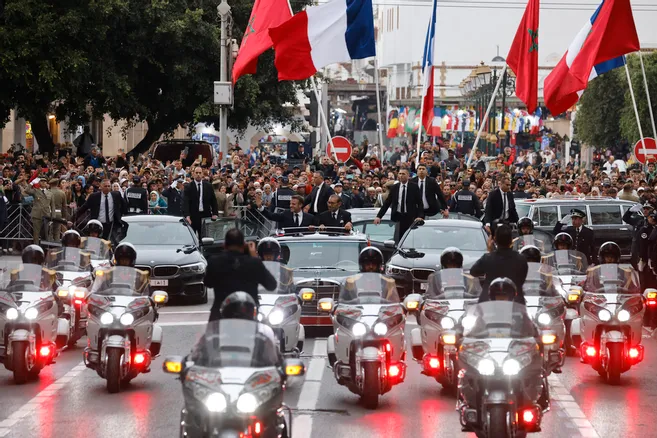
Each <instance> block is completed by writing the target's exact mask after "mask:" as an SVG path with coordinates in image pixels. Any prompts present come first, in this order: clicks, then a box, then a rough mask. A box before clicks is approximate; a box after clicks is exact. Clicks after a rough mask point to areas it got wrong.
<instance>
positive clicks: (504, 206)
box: [502, 192, 506, 220]
mask: <svg viewBox="0 0 657 438" xmlns="http://www.w3.org/2000/svg"><path fill="white" fill-rule="evenodd" d="M504 219H506V192H502V220H504Z"/></svg>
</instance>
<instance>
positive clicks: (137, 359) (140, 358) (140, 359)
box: [135, 353, 146, 365]
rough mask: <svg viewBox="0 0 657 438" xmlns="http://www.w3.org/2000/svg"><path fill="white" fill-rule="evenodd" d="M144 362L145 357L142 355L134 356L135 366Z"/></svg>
mask: <svg viewBox="0 0 657 438" xmlns="http://www.w3.org/2000/svg"><path fill="white" fill-rule="evenodd" d="M145 360H146V356H144V354H143V353H137V354H135V364H137V365H139V364H142V363H144V361H145Z"/></svg>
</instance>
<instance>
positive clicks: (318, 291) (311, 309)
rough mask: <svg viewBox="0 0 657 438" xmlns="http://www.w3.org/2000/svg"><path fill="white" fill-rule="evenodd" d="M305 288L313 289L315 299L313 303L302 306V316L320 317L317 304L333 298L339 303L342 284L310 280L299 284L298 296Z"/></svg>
mask: <svg viewBox="0 0 657 438" xmlns="http://www.w3.org/2000/svg"><path fill="white" fill-rule="evenodd" d="M304 287H310V288H312V289H313V290H314V291H315V298H314V299H313V300H312V301H311V302H307V303H303V305H302V306H301V315H303V316H318V315H319V311H318V310H317V302H318V301H319V300H321V299H322V298H333V300H334V301H337V300H338V295H339V293H340V283H339V282H334V281H327V280H309V281H304V282H303V283H298V284H297V295H299V294H300V292H301V289H303V288H304ZM299 296H300V295H299Z"/></svg>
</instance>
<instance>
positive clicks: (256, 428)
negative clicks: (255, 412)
mask: <svg viewBox="0 0 657 438" xmlns="http://www.w3.org/2000/svg"><path fill="white" fill-rule="evenodd" d="M253 433H255V434H256V435H260V434H261V433H262V424H260V422H259V421H256V424H255V425H254V426H253Z"/></svg>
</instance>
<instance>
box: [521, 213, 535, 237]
mask: <svg viewBox="0 0 657 438" xmlns="http://www.w3.org/2000/svg"><path fill="white" fill-rule="evenodd" d="M518 234H520V235H521V236H527V235H530V234H534V221H532V220H531V219H530V218H528V217H523V218H521V219H520V220H519V221H518Z"/></svg>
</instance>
